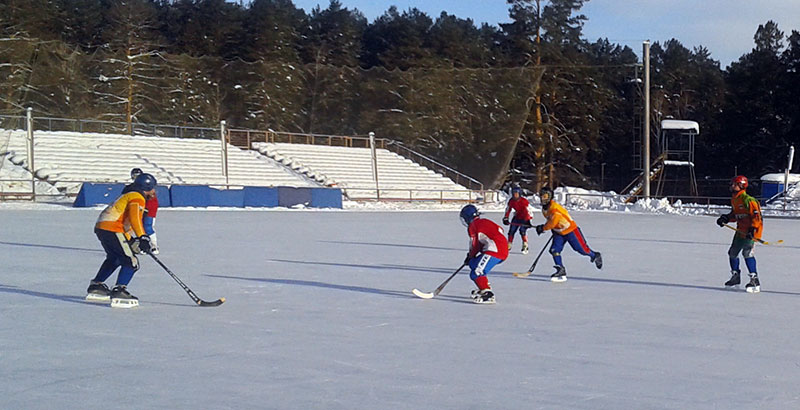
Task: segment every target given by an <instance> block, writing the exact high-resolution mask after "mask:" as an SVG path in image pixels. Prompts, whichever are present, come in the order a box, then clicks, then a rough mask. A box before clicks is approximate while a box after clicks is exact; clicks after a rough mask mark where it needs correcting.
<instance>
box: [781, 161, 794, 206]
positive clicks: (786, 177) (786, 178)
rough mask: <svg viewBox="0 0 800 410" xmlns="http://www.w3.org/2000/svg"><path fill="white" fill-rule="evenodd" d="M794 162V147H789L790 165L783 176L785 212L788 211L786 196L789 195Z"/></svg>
mask: <svg viewBox="0 0 800 410" xmlns="http://www.w3.org/2000/svg"><path fill="white" fill-rule="evenodd" d="M792 162H794V145H792V146H790V147H789V163H788V164H787V165H786V173H785V174H784V175H783V210H784V211H785V210H786V202H788V201H789V198H787V197H786V194H788V193H789V172H791V171H792Z"/></svg>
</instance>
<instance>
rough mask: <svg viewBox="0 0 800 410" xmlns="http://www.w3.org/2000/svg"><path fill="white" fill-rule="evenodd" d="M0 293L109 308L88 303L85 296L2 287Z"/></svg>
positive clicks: (0, 286)
mask: <svg viewBox="0 0 800 410" xmlns="http://www.w3.org/2000/svg"><path fill="white" fill-rule="evenodd" d="M0 292H4V293H15V294H18V295H26V296H34V297H37V298H46V299H54V300H60V301H62V302H71V303H78V304H81V305H93V306H106V307H107V305H103V304H98V303H92V302H88V301H87V300H86V299H84V297H83V296H75V295H59V294H56V293H46V292H38V291H35V290H27V289H20V288H18V287H16V286H6V285H0Z"/></svg>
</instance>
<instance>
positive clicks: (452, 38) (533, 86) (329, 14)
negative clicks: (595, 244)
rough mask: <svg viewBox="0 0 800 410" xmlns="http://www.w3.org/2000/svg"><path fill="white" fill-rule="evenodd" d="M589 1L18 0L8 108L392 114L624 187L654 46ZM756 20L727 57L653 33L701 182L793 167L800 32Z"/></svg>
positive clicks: (662, 115)
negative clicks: (748, 39)
mask: <svg viewBox="0 0 800 410" xmlns="http://www.w3.org/2000/svg"><path fill="white" fill-rule="evenodd" d="M585 1H588V0H508V1H507V3H508V8H509V16H510V20H511V22H510V23H508V24H500V25H499V26H492V25H487V24H483V25H481V26H476V24H475V23H474V22H473V21H472V20H470V19H462V18H459V17H458V16H454V15H450V14H448V13H444V12H443V13H442V14H441V15H439V16H428V15H427V14H425V13H423V12H421V11H419V10H417V9H413V8H412V9H409V10H397V9H396V8H394V7H391V8H389V9H388V10H387V11H386V12H385V13H384V14H383V15H381V16H380V17H378V18H377V19H375V20H374V21H372V22H369V21H367V19H366V18H365V17H364V16H363V14H361V13H360V12H359V11H358V10H354V9H347V8H345V7H344V6H343V5H342V4H341V3H340V2H339V1H337V0H331V1H330V4H329V5H328V7H327V8H325V9H322V8H316V9H313V10H310V12H309V13H306V12H305V11H303V10H302V9H298V8H297V7H296V6H295V5H294V4H293V3H292V2H291V0H253V1H240V2H228V1H224V0H173V1H167V0H3V1H2V2H0V79H2V81H0V114H4V115H20V114H22V113H23V111H24V109H25V108H26V107H33V109H34V111H35V112H36V115H38V116H52V117H65V118H82V119H102V120H115V121H120V122H134V123H136V122H138V123H156V124H176V125H192V126H208V127H217V126H218V124H219V121H220V120H226V121H227V122H228V124H229V125H230V126H231V127H235V128H249V129H262V130H266V129H272V130H275V131H286V132H301V133H316V134H335V135H364V134H366V133H368V132H370V131H374V132H375V133H376V135H377V136H378V137H385V138H392V139H395V140H398V141H402V142H403V143H404V144H406V145H408V146H410V147H412V148H414V149H416V150H418V151H420V152H422V153H425V154H428V155H431V156H433V157H435V158H437V159H439V160H441V161H442V162H444V163H445V164H447V165H450V166H452V167H454V168H456V169H458V170H461V171H462V172H465V173H466V174H468V175H471V176H474V177H476V178H478V179H480V180H481V181H482V182H484V183H485V184H487V185H489V186H490V187H500V186H502V185H503V184H504V183H508V182H521V183H522V184H523V185H524V186H525V187H527V188H530V189H536V188H538V187H539V186H540V185H541V184H550V185H553V186H558V185H571V186H580V187H584V188H601V189H614V190H620V189H621V188H622V187H623V186H624V185H626V184H627V182H629V181H630V180H631V179H632V178H633V177H634V176H635V175H636V172H634V170H633V168H634V163H633V162H634V161H633V153H634V149H635V146H634V139H635V138H637V133H640V132H641V131H638V130H640V129H641V121H642V109H643V108H642V90H641V88H642V82H641V79H642V68H641V65H642V62H641V60H640V59H639V58H638V57H637V55H636V53H635V52H634V50H632V49H631V48H629V47H628V46H623V45H619V44H614V43H612V42H610V41H609V40H608V39H598V40H594V41H590V40H588V39H586V38H584V36H583V33H582V27H583V24H584V23H585V22H586V21H587V18H586V17H585V16H584V15H582V14H581V13H580V9H581V7H582V6H583V4H584V2H585ZM753 31H754V36H753V40H754V41H753V48H752V50H751V51H750V52H749V53H747V54H744V55H742V56H741V57H740V58H739V60H738V61H736V62H734V63H732V64H731V65H730V66H729V67H727V68H725V69H722V68H721V67H720V63H719V61H716V60H714V59H712V58H711V51H710V50H708V49H706V48H705V47H703V46H700V45H698V46H693V47H692V48H691V49H689V48H687V47H686V46H684V45H683V44H681V43H680V42H679V41H677V40H675V39H671V40H667V41H663V42H662V41H655V42H654V43H653V44H652V47H651V101H652V102H651V110H652V112H651V118H652V120H651V121H652V130H651V131H652V133H653V134H655V133H657V132H658V126H659V124H660V121H661V120H663V119H684V120H693V121H697V122H698V123H699V124H700V130H701V135H700V137H699V138H698V139H697V144H696V158H695V162H696V170H697V175H698V180H700V182H701V183H702V181H704V180H706V181H710V180H713V179H716V178H728V177H730V176H732V175H733V174H734V172H737V173H740V174H745V175H747V176H749V177H751V178H752V177H758V176H760V175H761V174H763V173H767V172H780V171H782V170H783V168H785V163H786V154H787V152H788V147H789V145H792V144H795V145H797V144H798V142H800V33H798V31H797V30H792V31H791V34H788V35H787V34H786V33H784V32H783V31H781V30H780V29H779V28H778V26H777V24H776V23H774V22H773V21H767V22H764V24H762V25H759V26H758V27H753ZM677 34H679V33H676V35H677ZM637 51H639V50H637ZM654 141H655V140H654ZM702 193H703V189H702V186H701V194H702Z"/></svg>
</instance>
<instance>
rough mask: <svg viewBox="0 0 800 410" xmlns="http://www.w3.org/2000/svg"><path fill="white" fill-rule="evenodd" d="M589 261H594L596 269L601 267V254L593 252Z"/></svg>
mask: <svg viewBox="0 0 800 410" xmlns="http://www.w3.org/2000/svg"><path fill="white" fill-rule="evenodd" d="M591 261H592V262H594V266H597V269H603V255H601V254H600V252H595V253H594V258H592V259H591Z"/></svg>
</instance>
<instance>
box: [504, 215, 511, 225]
mask: <svg viewBox="0 0 800 410" xmlns="http://www.w3.org/2000/svg"><path fill="white" fill-rule="evenodd" d="M510 223H511V222H508V217H507V216H506V217H504V218H503V225H508V224H510Z"/></svg>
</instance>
